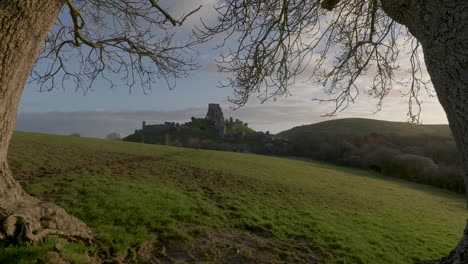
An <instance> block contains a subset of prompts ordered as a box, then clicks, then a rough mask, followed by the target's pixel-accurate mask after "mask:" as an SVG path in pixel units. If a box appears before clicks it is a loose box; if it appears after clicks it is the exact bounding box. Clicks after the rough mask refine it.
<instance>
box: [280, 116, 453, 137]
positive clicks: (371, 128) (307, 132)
mask: <svg viewBox="0 0 468 264" xmlns="http://www.w3.org/2000/svg"><path fill="white" fill-rule="evenodd" d="M322 133H323V134H330V135H336V134H371V133H379V134H398V135H401V136H407V137H409V136H420V135H437V136H441V137H451V136H452V133H451V131H450V128H449V126H448V125H420V124H411V123H405V122H390V121H383V120H374V119H365V118H344V119H337V120H329V121H324V122H319V123H316V124H311V125H303V126H298V127H294V128H292V129H289V130H286V131H283V132H280V133H278V135H280V136H282V137H285V138H288V139H295V138H304V137H305V138H312V137H315V136H317V135H319V134H322Z"/></svg>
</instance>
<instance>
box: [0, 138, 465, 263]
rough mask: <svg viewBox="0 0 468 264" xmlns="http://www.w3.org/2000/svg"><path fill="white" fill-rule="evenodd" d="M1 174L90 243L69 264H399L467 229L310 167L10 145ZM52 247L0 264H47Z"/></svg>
mask: <svg viewBox="0 0 468 264" xmlns="http://www.w3.org/2000/svg"><path fill="white" fill-rule="evenodd" d="M9 163H10V166H11V167H12V169H13V171H14V173H15V176H16V177H17V178H18V179H19V180H20V181H21V183H22V184H23V186H24V187H25V189H26V190H27V191H28V192H29V193H31V194H33V195H35V196H37V197H40V198H41V199H44V200H48V201H52V202H55V203H58V204H60V205H61V206H63V207H64V208H66V210H67V211H68V212H70V213H72V214H73V215H75V216H77V217H78V218H80V219H82V220H83V221H85V222H86V223H87V224H88V225H89V226H90V227H92V228H93V230H94V231H95V232H96V237H97V241H96V242H95V243H94V244H92V245H81V244H74V243H65V242H60V243H61V246H60V248H61V249H60V255H61V256H62V258H64V259H67V260H68V261H71V262H72V263H87V262H89V261H90V259H94V260H97V261H99V262H103V261H104V260H107V261H109V260H113V261H117V262H118V261H120V262H122V261H123V262H127V263H131V262H133V263H134V262H138V263H154V262H160V263H178V262H193V261H207V262H214V263H239V262H243V263H410V262H413V261H416V260H419V259H427V258H436V257H439V256H442V255H445V254H446V253H447V252H448V251H449V250H451V249H452V247H453V246H454V245H455V244H456V242H457V240H458V238H459V236H460V235H461V234H462V231H463V226H464V222H465V219H466V211H465V209H464V198H463V196H462V195H457V194H454V193H451V192H447V191H443V190H439V189H436V188H432V187H428V186H423V185H418V184H412V183H408V182H405V181H401V180H395V179H391V178H386V177H382V176H379V175H378V174H373V173H369V172H365V171H361V170H354V169H346V168H342V167H335V166H330V165H326V164H322V163H317V162H308V161H299V160H292V159H282V158H273V157H265V156H258V155H250V154H238V153H230V152H217V151H205V150H195V149H184V148H176V147H167V146H158V145H145V144H137V143H127V142H116V141H106V140H98V139H84V138H76V137H65V136H50V135H42V134H31V133H16V134H15V135H14V138H13V142H12V145H11V151H10V155H9ZM55 241H56V239H55V238H49V239H47V240H46V241H45V243H44V244H43V245H40V246H39V245H36V246H29V247H15V246H8V247H6V248H4V249H3V250H2V251H0V263H37V259H42V260H45V261H47V260H46V259H47V257H48V256H47V255H46V253H47V252H48V251H51V250H53V248H54V243H55Z"/></svg>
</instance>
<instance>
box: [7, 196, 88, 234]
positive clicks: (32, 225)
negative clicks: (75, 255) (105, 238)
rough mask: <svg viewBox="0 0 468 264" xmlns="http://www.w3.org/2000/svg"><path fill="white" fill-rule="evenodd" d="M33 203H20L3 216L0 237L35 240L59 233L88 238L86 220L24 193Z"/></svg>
mask: <svg viewBox="0 0 468 264" xmlns="http://www.w3.org/2000/svg"><path fill="white" fill-rule="evenodd" d="M27 198H28V199H26V200H32V201H35V202H36V203H34V202H33V203H20V204H19V205H18V206H15V208H16V209H15V210H14V213H12V214H10V215H8V216H6V217H5V218H4V220H3V228H2V229H3V230H2V231H3V233H2V234H1V235H0V238H2V237H3V238H4V239H8V240H10V241H14V242H37V241H41V240H42V239H43V238H44V237H46V236H47V235H58V236H60V237H64V238H67V239H72V240H85V241H91V239H92V238H93V233H92V231H91V230H90V229H89V228H88V227H87V226H86V224H85V223H83V222H82V221H80V220H78V219H77V218H75V217H73V216H71V215H69V214H68V213H67V212H65V210H64V209H63V208H61V207H59V206H57V205H55V204H53V203H46V202H40V201H39V200H37V199H35V198H33V197H27Z"/></svg>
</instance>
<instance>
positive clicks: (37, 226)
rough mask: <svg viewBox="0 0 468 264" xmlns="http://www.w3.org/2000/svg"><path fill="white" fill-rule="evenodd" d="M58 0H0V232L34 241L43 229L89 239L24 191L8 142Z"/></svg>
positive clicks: (78, 223)
mask: <svg viewBox="0 0 468 264" xmlns="http://www.w3.org/2000/svg"><path fill="white" fill-rule="evenodd" d="M62 7H63V1H62V0H0V230H1V232H0V238H3V239H8V240H12V241H22V240H24V241H36V240H40V239H42V238H43V237H44V236H46V235H47V234H56V235H60V236H65V237H70V238H75V239H90V238H91V237H92V233H91V232H90V230H89V229H88V228H87V227H86V225H85V224H84V223H83V222H81V221H80V220H78V219H76V218H74V217H73V216H70V215H68V214H67V213H66V212H65V210H63V209H62V208H60V207H59V206H57V205H54V204H51V203H44V202H41V201H40V200H38V199H36V198H34V197H31V196H29V195H28V194H27V193H26V192H24V191H23V189H22V188H21V186H20V185H19V183H18V182H17V181H16V180H15V179H14V178H13V176H12V174H11V172H10V170H9V168H8V163H7V154H8V145H9V142H10V139H11V136H12V133H13V129H14V127H15V121H16V113H17V111H18V105H19V101H20V97H21V94H22V92H23V88H24V85H25V83H26V81H27V78H28V76H29V74H30V72H31V69H32V66H33V64H34V62H35V59H36V57H37V56H38V54H39V52H40V49H41V46H42V44H43V43H44V40H45V38H46V37H47V34H48V32H49V31H50V29H51V27H52V25H53V23H54V22H55V21H56V19H57V18H58V15H59V13H60V11H61V9H62Z"/></svg>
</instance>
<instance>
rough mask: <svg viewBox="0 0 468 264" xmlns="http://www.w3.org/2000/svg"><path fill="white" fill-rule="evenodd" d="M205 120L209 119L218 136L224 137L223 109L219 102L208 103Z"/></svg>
mask: <svg viewBox="0 0 468 264" xmlns="http://www.w3.org/2000/svg"><path fill="white" fill-rule="evenodd" d="M205 119H206V120H208V121H210V123H212V124H213V125H214V127H215V129H216V131H217V132H218V135H219V137H221V138H224V134H225V132H226V127H225V126H224V115H223V110H222V109H221V106H219V104H209V105H208V112H207V113H206V117H205Z"/></svg>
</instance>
